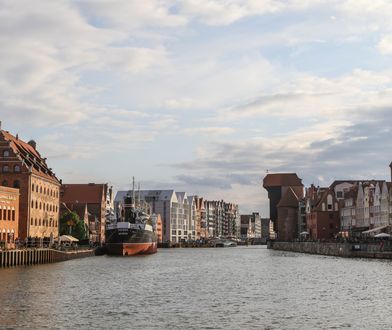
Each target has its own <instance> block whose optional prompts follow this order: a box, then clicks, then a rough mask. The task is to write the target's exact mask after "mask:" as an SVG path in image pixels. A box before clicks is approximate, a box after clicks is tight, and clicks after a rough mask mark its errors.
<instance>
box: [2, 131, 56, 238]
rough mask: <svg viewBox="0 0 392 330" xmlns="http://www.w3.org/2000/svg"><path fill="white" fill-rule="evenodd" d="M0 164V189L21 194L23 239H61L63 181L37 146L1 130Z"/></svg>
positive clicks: (20, 232)
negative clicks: (61, 191)
mask: <svg viewBox="0 0 392 330" xmlns="http://www.w3.org/2000/svg"><path fill="white" fill-rule="evenodd" d="M0 128H1V127H0ZM0 163H1V165H0V166H1V168H0V185H2V186H6V187H13V188H17V189H19V192H20V195H19V223H18V230H19V233H18V235H19V238H20V239H21V240H25V239H26V238H27V237H36V238H45V237H46V238H56V237H58V222H59V198H60V181H59V180H58V179H57V177H56V175H55V173H54V172H53V170H52V169H51V168H49V166H48V165H47V163H46V158H43V157H42V156H41V154H40V153H39V152H38V150H37V144H36V142H35V141H34V140H30V141H29V142H28V143H26V142H24V141H22V140H21V139H20V138H19V137H18V134H16V136H13V135H12V134H10V133H9V132H8V131H4V130H1V129H0Z"/></svg>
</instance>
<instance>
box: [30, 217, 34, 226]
mask: <svg viewBox="0 0 392 330" xmlns="http://www.w3.org/2000/svg"><path fill="white" fill-rule="evenodd" d="M30 225H31V226H33V225H34V219H33V218H31V220H30Z"/></svg>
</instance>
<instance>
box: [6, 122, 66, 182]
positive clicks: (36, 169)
mask: <svg viewBox="0 0 392 330" xmlns="http://www.w3.org/2000/svg"><path fill="white" fill-rule="evenodd" d="M0 134H1V135H2V136H3V138H4V140H5V141H8V142H9V144H10V147H11V148H12V150H13V152H14V153H15V154H16V155H18V156H19V157H20V158H21V159H23V161H24V163H25V164H26V166H27V167H29V168H31V171H32V173H34V174H37V175H39V176H42V177H45V178H47V179H51V180H54V181H56V182H57V183H59V180H58V179H57V177H56V176H55V174H54V173H53V172H52V170H51V169H50V168H48V165H47V164H46V161H45V159H44V158H42V157H41V155H40V153H39V152H38V151H37V150H36V149H35V148H34V147H33V146H31V145H30V144H28V143H26V142H24V141H22V140H21V139H19V138H18V137H16V136H13V135H12V134H10V133H9V132H7V131H4V130H0Z"/></svg>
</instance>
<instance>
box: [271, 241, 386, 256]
mask: <svg viewBox="0 0 392 330" xmlns="http://www.w3.org/2000/svg"><path fill="white" fill-rule="evenodd" d="M268 247H269V248H272V249H274V250H280V251H291V252H300V253H310V254H321V255H328V256H336V257H347V258H380V259H392V251H389V250H388V251H381V249H380V245H379V244H378V243H366V244H356V243H324V242H272V243H270V244H269V245H268Z"/></svg>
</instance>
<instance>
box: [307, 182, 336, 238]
mask: <svg viewBox="0 0 392 330" xmlns="http://www.w3.org/2000/svg"><path fill="white" fill-rule="evenodd" d="M306 200H307V202H306V223H307V227H308V232H309V237H310V238H311V239H314V240H317V239H330V238H333V237H334V236H335V235H336V234H338V233H339V231H340V216H339V202H338V200H337V199H336V196H335V192H334V190H333V188H320V187H315V186H314V185H311V186H310V188H308V189H307V191H306Z"/></svg>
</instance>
